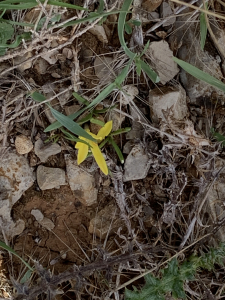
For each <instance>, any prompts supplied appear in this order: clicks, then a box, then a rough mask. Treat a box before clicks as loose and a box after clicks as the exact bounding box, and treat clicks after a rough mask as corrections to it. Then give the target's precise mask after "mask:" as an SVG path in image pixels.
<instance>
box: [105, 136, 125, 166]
mask: <svg viewBox="0 0 225 300" xmlns="http://www.w3.org/2000/svg"><path fill="white" fill-rule="evenodd" d="M109 142H110V144H111V145H112V146H113V148H114V149H115V151H116V153H117V155H118V157H119V159H120V162H121V164H123V163H124V157H123V154H122V152H121V150H120V148H119V147H118V145H117V144H116V142H115V141H114V139H113V138H112V137H110V138H109Z"/></svg>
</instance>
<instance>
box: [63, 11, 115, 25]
mask: <svg viewBox="0 0 225 300" xmlns="http://www.w3.org/2000/svg"><path fill="white" fill-rule="evenodd" d="M118 12H120V11H118V10H114V11H109V12H103V13H100V14H99V13H96V12H94V13H91V14H89V15H88V16H87V17H86V18H83V19H79V20H75V21H69V22H67V23H65V24H63V25H59V28H62V27H68V26H74V25H76V24H80V23H85V22H89V21H94V20H96V19H98V18H103V17H107V16H109V15H114V14H118Z"/></svg>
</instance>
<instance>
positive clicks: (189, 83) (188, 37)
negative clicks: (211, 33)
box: [169, 11, 225, 107]
mask: <svg viewBox="0 0 225 300" xmlns="http://www.w3.org/2000/svg"><path fill="white" fill-rule="evenodd" d="M184 12H188V11H184ZM188 18H189V17H187V16H186V15H185V16H182V17H178V18H177V21H176V22H175V24H174V28H173V29H174V31H173V33H172V34H171V36H170V38H169V41H170V43H171V45H172V46H173V48H174V47H175V49H174V50H175V51H176V52H177V57H178V58H179V59H182V60H184V61H185V62H187V63H189V64H191V65H193V66H195V67H197V68H199V69H200V70H202V71H204V72H206V73H209V74H210V75H212V76H214V77H216V78H217V79H219V80H221V79H223V75H222V72H221V69H220V63H221V59H220V57H219V56H218V53H217V51H216V50H215V49H214V48H213V46H212V45H211V43H210V39H207V43H206V45H205V51H202V50H201V47H200V37H199V34H198V32H200V29H199V25H198V24H196V23H190V22H187V19H188ZM188 23H189V24H188ZM181 24H182V26H181ZM180 41H182V43H180ZM177 44H178V46H177ZM180 79H181V82H182V85H183V87H184V88H185V90H186V93H187V95H188V97H189V98H190V101H191V103H193V104H198V105H201V106H202V105H203V106H204V105H205V104H206V100H207V98H208V99H209V100H208V101H209V102H210V107H211V99H212V95H213V94H214V95H215V98H214V99H216V101H218V99H219V100H222V101H224V100H225V96H224V92H222V91H220V90H219V89H217V88H215V87H213V86H210V85H209V84H207V83H205V82H203V81H201V80H198V79H197V78H195V77H193V76H191V75H190V74H188V73H187V72H185V71H184V70H183V69H181V72H180ZM202 99H204V101H202Z"/></svg>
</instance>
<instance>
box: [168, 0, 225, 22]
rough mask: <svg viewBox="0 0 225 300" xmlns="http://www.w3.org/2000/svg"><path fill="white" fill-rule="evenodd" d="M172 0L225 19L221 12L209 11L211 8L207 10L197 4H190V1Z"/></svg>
mask: <svg viewBox="0 0 225 300" xmlns="http://www.w3.org/2000/svg"><path fill="white" fill-rule="evenodd" d="M171 1H172V2H175V3H178V4H182V5H185V6H188V7H190V8H193V9H195V10H197V11H201V12H204V13H206V14H207V15H211V16H214V17H216V18H220V19H222V20H225V17H224V16H222V15H220V14H217V13H214V12H212V11H209V10H206V9H203V8H200V7H198V6H195V5H192V4H189V3H185V2H183V1H180V0H171Z"/></svg>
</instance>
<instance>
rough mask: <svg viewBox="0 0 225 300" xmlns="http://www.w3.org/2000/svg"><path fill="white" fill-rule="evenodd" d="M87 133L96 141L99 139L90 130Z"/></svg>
mask: <svg viewBox="0 0 225 300" xmlns="http://www.w3.org/2000/svg"><path fill="white" fill-rule="evenodd" d="M86 131H87V133H88V134H90V135H91V136H92V137H93V138H94V139H96V140H97V139H98V137H97V135H96V134H94V133H92V132H90V130H89V129H87V130H86Z"/></svg>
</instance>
